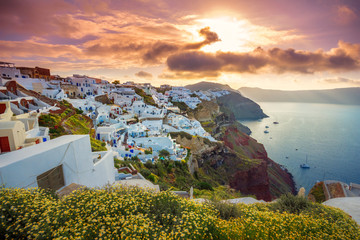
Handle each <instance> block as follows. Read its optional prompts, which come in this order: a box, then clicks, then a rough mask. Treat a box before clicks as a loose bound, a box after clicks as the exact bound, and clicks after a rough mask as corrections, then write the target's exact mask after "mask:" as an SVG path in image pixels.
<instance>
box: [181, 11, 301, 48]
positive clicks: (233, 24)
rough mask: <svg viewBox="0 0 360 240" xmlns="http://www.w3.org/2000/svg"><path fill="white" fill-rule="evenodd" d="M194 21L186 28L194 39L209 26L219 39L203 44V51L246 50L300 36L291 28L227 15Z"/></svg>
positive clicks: (198, 38) (199, 39)
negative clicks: (260, 24) (281, 27)
mask: <svg viewBox="0 0 360 240" xmlns="http://www.w3.org/2000/svg"><path fill="white" fill-rule="evenodd" d="M195 22H196V24H194V25H193V26H191V27H190V28H188V29H186V30H187V31H190V32H191V33H192V34H193V36H194V38H193V40H194V41H201V40H202V37H201V36H199V33H198V31H199V29H201V28H204V27H210V30H211V31H213V32H216V33H217V34H218V36H219V38H220V39H221V41H219V42H215V43H212V44H210V45H206V46H204V47H203V48H202V49H201V50H202V51H205V52H216V51H224V52H226V51H233V52H248V51H252V50H254V49H255V48H256V47H259V46H261V47H264V46H270V45H274V44H279V43H281V42H286V41H292V40H295V39H299V38H301V37H302V36H300V35H297V34H296V33H295V32H294V31H292V30H276V29H273V28H269V27H264V26H259V25H255V24H253V23H251V22H250V21H249V20H246V19H238V18H236V17H229V16H225V17H216V18H202V19H197V20H195Z"/></svg>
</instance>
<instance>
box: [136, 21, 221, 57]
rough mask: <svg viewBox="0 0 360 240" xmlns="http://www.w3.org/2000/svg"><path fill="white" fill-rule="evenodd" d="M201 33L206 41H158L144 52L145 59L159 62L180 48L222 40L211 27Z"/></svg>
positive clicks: (198, 46)
mask: <svg viewBox="0 0 360 240" xmlns="http://www.w3.org/2000/svg"><path fill="white" fill-rule="evenodd" d="M199 34H200V35H201V36H203V37H204V38H205V40H204V41H201V42H195V43H188V44H184V45H180V44H174V43H167V42H162V41H158V42H156V43H155V44H153V45H152V46H151V48H150V49H149V50H148V51H147V52H146V53H145V54H144V56H143V60H144V62H146V63H158V62H159V60H160V59H161V58H164V57H167V56H169V55H170V54H172V53H174V52H177V51H178V50H197V49H200V48H201V47H203V46H205V45H209V44H212V43H214V42H217V41H220V39H219V37H218V35H217V34H216V33H215V32H212V31H210V27H205V28H202V29H201V30H200V31H199Z"/></svg>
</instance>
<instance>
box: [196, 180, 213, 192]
mask: <svg viewBox="0 0 360 240" xmlns="http://www.w3.org/2000/svg"><path fill="white" fill-rule="evenodd" d="M196 188H198V189H200V190H210V191H214V189H213V187H212V186H211V184H210V183H207V182H198V183H197V184H196Z"/></svg>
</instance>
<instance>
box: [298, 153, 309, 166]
mask: <svg viewBox="0 0 360 240" xmlns="http://www.w3.org/2000/svg"><path fill="white" fill-rule="evenodd" d="M307 160H308V159H307V155H306V163H303V164H300V167H301V168H310V165H309V164H308V163H307Z"/></svg>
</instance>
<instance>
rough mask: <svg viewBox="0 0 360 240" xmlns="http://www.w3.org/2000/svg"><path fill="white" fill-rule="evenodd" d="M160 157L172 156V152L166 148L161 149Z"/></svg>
mask: <svg viewBox="0 0 360 240" xmlns="http://www.w3.org/2000/svg"><path fill="white" fill-rule="evenodd" d="M159 157H164V158H165V157H170V153H169V151H168V150H166V149H162V150H160V151H159Z"/></svg>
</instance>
